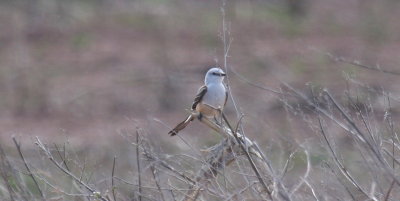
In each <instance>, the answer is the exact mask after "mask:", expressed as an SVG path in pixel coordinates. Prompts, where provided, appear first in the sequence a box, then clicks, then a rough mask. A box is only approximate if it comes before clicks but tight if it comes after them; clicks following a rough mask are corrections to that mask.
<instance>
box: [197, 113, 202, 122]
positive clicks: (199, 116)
mask: <svg viewBox="0 0 400 201" xmlns="http://www.w3.org/2000/svg"><path fill="white" fill-rule="evenodd" d="M202 118H203V114H201V112H199V114H198V116H197V119H198V120H199V121H201V119H202Z"/></svg>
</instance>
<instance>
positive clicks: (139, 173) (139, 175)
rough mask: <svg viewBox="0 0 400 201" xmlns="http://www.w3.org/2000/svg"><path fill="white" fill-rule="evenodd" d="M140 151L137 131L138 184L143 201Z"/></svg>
mask: <svg viewBox="0 0 400 201" xmlns="http://www.w3.org/2000/svg"><path fill="white" fill-rule="evenodd" d="M139 151H140V149H139V131H138V130H136V162H137V172H138V183H139V195H138V196H139V201H142V176H141V173H142V172H141V170H140V158H139V157H140V152H139Z"/></svg>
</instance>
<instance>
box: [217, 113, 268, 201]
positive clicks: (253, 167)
mask: <svg viewBox="0 0 400 201" xmlns="http://www.w3.org/2000/svg"><path fill="white" fill-rule="evenodd" d="M221 114H222V117H223V118H224V121H225V122H226V124H227V125H228V127H229V129H230V130H231V132H232V133H233V136H234V137H235V139H236V141H237V143H238V144H239V146H240V147H241V148H242V151H243V152H244V154H245V156H246V157H247V160H248V161H249V163H250V166H251V168H252V169H253V171H254V173H255V174H256V175H257V178H258V180H259V181H260V183H261V185H262V186H263V188H264V190H265V192H267V194H268V197H269V199H271V200H272V195H271V192H270V191H269V189H268V186H267V184H266V183H265V181H264V180H263V178H262V177H261V174H260V171H259V170H258V168H257V166H256V165H255V163H254V161H253V159H252V158H251V156H250V154H249V152H248V150H247V147H245V145H244V143H243V140H242V139H240V138H239V136H238V133H237V132H236V131H237V129H236V130H235V132H234V131H233V128H232V126H231V125H230V123H229V121H228V119H227V118H226V116H225V114H224V113H221ZM242 118H243V117H241V118H240V119H239V122H238V123H240V121H241V119H242Z"/></svg>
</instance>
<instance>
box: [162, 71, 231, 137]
mask: <svg viewBox="0 0 400 201" xmlns="http://www.w3.org/2000/svg"><path fill="white" fill-rule="evenodd" d="M225 76H226V73H225V72H224V71H223V70H222V69H221V68H219V67H212V68H210V69H209V70H208V71H207V73H206V75H205V78H204V85H203V86H202V87H200V88H199V90H198V91H197V95H196V96H195V98H194V101H193V104H192V107H191V110H192V111H196V112H198V113H199V114H198V118H199V119H200V120H201V118H203V117H207V118H214V119H216V118H217V117H219V116H220V115H221V114H222V110H223V109H224V107H225V105H226V102H227V100H228V90H227V89H226V87H225V84H224V78H225ZM194 119H195V116H194V115H193V114H190V115H189V116H188V117H187V118H186V119H185V120H184V121H182V122H180V123H179V124H178V125H176V126H175V128H173V129H172V130H171V131H169V132H168V134H169V135H171V136H174V135H176V134H178V132H179V131H181V130H182V129H184V128H185V127H186V126H187V125H188V124H189V123H190V122H191V121H193V120H194Z"/></svg>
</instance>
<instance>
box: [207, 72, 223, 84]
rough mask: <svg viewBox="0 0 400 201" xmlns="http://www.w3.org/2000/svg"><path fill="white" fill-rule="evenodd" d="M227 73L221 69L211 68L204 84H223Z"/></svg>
mask: <svg viewBox="0 0 400 201" xmlns="http://www.w3.org/2000/svg"><path fill="white" fill-rule="evenodd" d="M225 75H226V74H225V72H224V71H223V70H222V69H221V68H211V69H210V70H208V71H207V74H206V77H205V79H204V83H205V84H206V85H207V84H211V83H221V82H222V81H223V80H224V77H225Z"/></svg>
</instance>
